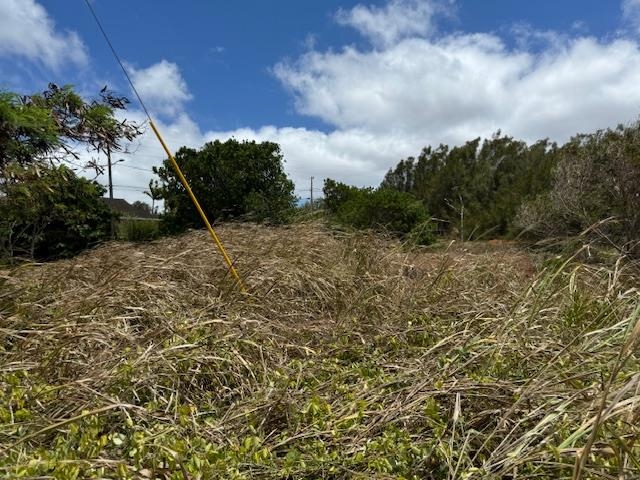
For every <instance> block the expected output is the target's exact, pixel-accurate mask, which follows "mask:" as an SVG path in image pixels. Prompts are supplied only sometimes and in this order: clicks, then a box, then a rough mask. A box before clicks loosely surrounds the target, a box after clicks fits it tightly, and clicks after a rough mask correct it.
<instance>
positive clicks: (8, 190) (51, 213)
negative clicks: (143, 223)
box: [0, 164, 114, 260]
mask: <svg viewBox="0 0 640 480" xmlns="http://www.w3.org/2000/svg"><path fill="white" fill-rule="evenodd" d="M3 178H4V180H3V182H0V256H2V257H4V258H9V259H12V258H16V257H28V258H31V259H41V260H48V259H53V258H58V257H68V256H71V255H74V254H76V253H78V252H80V251H81V250H83V249H85V248H87V247H89V246H91V245H94V244H96V243H98V242H101V241H103V240H108V239H109V237H110V232H111V220H112V218H114V217H113V213H111V211H110V210H109V208H108V207H107V205H106V204H105V203H104V202H102V200H101V199H100V197H101V196H102V194H103V193H104V188H103V187H101V186H100V185H99V184H97V183H96V182H93V181H90V180H87V179H86V178H81V177H78V176H76V174H75V173H73V172H72V171H71V170H70V169H68V168H67V167H65V166H59V167H49V168H48V167H45V166H30V167H22V166H19V165H15V164H14V165H11V166H8V167H6V168H5V169H4V171H3Z"/></svg>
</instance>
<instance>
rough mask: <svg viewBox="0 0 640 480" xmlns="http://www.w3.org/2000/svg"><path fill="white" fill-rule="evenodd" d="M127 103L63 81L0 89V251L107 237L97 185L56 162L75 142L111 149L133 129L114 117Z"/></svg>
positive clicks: (49, 248) (62, 248) (29, 253)
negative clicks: (23, 89) (27, 89)
mask: <svg viewBox="0 0 640 480" xmlns="http://www.w3.org/2000/svg"><path fill="white" fill-rule="evenodd" d="M127 103H128V101H127V99H126V98H124V97H120V96H117V95H115V94H114V93H113V92H110V91H108V90H107V88H106V87H105V88H103V89H102V91H101V92H100V93H99V95H98V98H97V99H94V100H88V101H87V100H84V99H83V98H82V97H81V96H80V95H78V94H77V93H76V92H74V90H73V88H72V87H71V86H68V85H67V86H64V87H58V86H57V85H54V84H49V86H48V88H47V89H46V90H45V91H44V92H42V93H39V94H34V95H19V94H17V93H12V92H1V93H0V256H2V257H5V258H7V257H8V258H13V257H15V256H24V257H30V258H52V257H57V256H66V255H71V254H73V253H76V252H78V251H80V250H81V249H83V248H86V247H87V246H89V245H91V244H93V243H95V242H98V241H100V240H103V239H107V238H109V235H110V232H111V221H112V218H113V215H112V214H111V212H110V210H109V209H108V208H107V206H106V205H105V204H104V203H103V202H102V201H101V199H100V197H101V196H102V195H103V193H104V189H103V188H102V187H101V186H100V185H98V184H97V183H96V182H93V181H90V180H87V179H84V178H80V177H78V176H76V174H75V173H74V172H73V171H72V170H71V169H70V168H68V167H67V166H65V164H64V162H65V161H66V160H69V159H74V158H77V157H78V148H79V147H85V148H87V149H88V150H89V151H92V152H104V151H107V150H111V151H118V150H120V149H122V148H123V142H124V141H128V140H132V139H133V138H134V137H135V136H137V135H138V134H140V133H141V127H140V125H138V124H137V123H135V122H129V121H127V120H118V119H117V118H116V112H117V111H118V110H122V109H124V108H125V107H126V105H127ZM93 166H95V167H96V168H99V165H97V164H96V163H94V164H93Z"/></svg>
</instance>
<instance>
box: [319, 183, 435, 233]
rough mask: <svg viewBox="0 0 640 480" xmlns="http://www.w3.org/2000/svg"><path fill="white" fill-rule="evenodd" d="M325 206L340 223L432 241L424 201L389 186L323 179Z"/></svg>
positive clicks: (431, 231) (431, 229) (431, 230)
mask: <svg viewBox="0 0 640 480" xmlns="http://www.w3.org/2000/svg"><path fill="white" fill-rule="evenodd" d="M324 194H325V206H326V208H327V210H328V211H329V212H330V213H334V214H335V218H336V219H337V220H338V222H340V223H341V224H342V225H345V226H349V227H352V228H356V229H374V230H384V231H389V232H392V233H394V234H397V235H400V236H402V237H407V238H409V239H410V240H411V241H412V242H415V243H417V244H420V245H427V244H429V243H433V240H434V238H433V226H432V225H431V222H430V219H429V218H430V217H429V214H428V212H427V209H426V208H425V206H424V204H423V203H422V202H420V201H418V200H416V199H415V197H414V196H413V195H411V194H409V193H405V192H400V191H398V190H394V189H391V188H379V189H377V190H373V189H370V188H357V187H351V186H348V185H345V184H342V183H337V182H335V181H333V180H330V179H329V180H327V181H326V182H325V188H324Z"/></svg>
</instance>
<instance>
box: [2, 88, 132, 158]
mask: <svg viewBox="0 0 640 480" xmlns="http://www.w3.org/2000/svg"><path fill="white" fill-rule="evenodd" d="M128 103H129V102H128V100H127V99H126V98H125V97H122V96H118V95H116V94H114V93H113V92H111V91H109V90H107V88H106V87H105V88H103V89H102V91H101V92H100V93H99V95H98V98H97V99H93V100H89V101H86V100H84V99H83V98H82V97H81V96H80V95H78V94H77V93H76V92H75V91H74V90H73V88H72V87H71V86H70V85H65V86H63V87H58V86H57V85H55V84H53V83H50V84H49V86H48V88H47V89H46V90H45V91H44V92H42V93H39V94H34V95H19V94H17V93H12V92H1V93H0V168H2V167H4V166H5V165H7V164H9V163H18V164H21V165H26V164H31V163H33V162H36V161H42V160H64V159H67V158H69V157H70V156H72V157H77V152H76V147H77V146H79V145H84V146H86V147H88V148H89V149H90V150H93V151H96V152H106V151H107V149H109V150H111V151H118V150H121V149H122V141H123V140H129V141H130V140H132V139H133V138H135V137H136V136H137V135H139V134H140V133H141V132H142V130H141V126H140V125H139V124H137V123H135V122H131V121H127V120H118V119H117V118H116V112H117V111H118V110H124V109H125V108H126V105H127V104H128Z"/></svg>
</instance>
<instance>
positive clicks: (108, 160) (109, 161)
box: [107, 145, 113, 200]
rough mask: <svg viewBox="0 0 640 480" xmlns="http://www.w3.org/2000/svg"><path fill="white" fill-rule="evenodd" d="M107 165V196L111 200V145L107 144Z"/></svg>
mask: <svg viewBox="0 0 640 480" xmlns="http://www.w3.org/2000/svg"><path fill="white" fill-rule="evenodd" d="M107 166H108V169H109V198H110V199H112V200H113V180H112V178H111V147H109V145H107Z"/></svg>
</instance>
